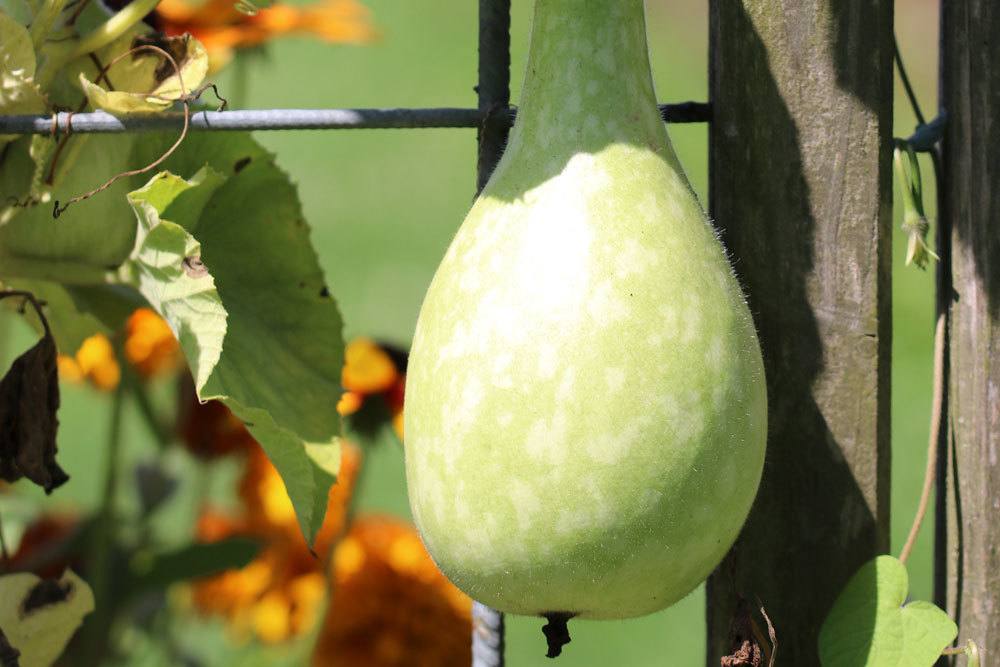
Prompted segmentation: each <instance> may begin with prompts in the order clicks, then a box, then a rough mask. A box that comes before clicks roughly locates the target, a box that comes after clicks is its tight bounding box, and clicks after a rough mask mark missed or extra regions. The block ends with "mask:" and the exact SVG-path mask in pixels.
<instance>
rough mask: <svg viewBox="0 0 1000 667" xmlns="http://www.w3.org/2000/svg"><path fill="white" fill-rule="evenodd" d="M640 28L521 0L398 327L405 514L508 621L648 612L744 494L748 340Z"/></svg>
mask: <svg viewBox="0 0 1000 667" xmlns="http://www.w3.org/2000/svg"><path fill="white" fill-rule="evenodd" d="M644 37H645V32H644V24H643V14H642V3H641V0H589V1H588V2H587V3H579V2H574V1H572V0H539V4H538V6H537V8H536V16H535V24H534V30H533V34H532V49H531V56H530V60H529V68H528V69H529V72H528V77H527V80H526V83H525V93H524V96H523V100H522V105H521V108H520V113H519V119H518V126H517V128H515V131H514V134H513V135H512V137H511V142H510V146H509V147H508V150H507V152H506V153H505V155H504V158H503V160H502V161H501V163H500V165H499V166H498V168H497V170H496V173H495V174H494V176H493V178H492V180H491V181H490V183H489V185H488V186H487V187H486V189H485V191H484V192H483V194H482V196H480V198H479V199H478V200H477V201H476V203H475V205H474V206H473V208H472V211H471V212H470V213H469V215H468V217H467V218H466V220H465V222H464V223H463V224H462V227H461V229H460V230H459V232H458V234H457V236H456V237H455V240H454V241H453V242H452V244H451V247H450V248H449V250H448V253H447V255H446V257H445V258H444V261H443V262H442V263H441V266H440V267H439V269H438V271H437V274H436V275H435V277H434V280H433V283H432V284H431V287H430V290H429V291H428V293H427V297H426V299H425V301H424V304H423V308H422V310H421V312H420V319H419V322H418V324H417V330H416V335H415V338H414V342H413V350H412V354H411V356H410V363H409V372H408V376H407V386H406V412H405V415H406V416H405V419H406V423H405V432H406V471H407V480H408V485H409V495H410V506H411V507H412V509H413V514H414V518H415V520H416V523H417V526H418V528H419V529H420V534H421V535H422V536H423V539H424V542H425V544H426V545H427V548H428V550H429V551H430V553H431V555H432V556H433V558H434V560H435V562H437V564H438V566H439V567H440V568H441V570H442V571H443V572H444V573H445V574H446V575H447V576H448V577H449V578H450V579H451V580H452V581H453V582H455V584H456V585H457V586H458V587H459V588H461V589H462V590H464V591H465V592H466V593H468V594H469V595H470V596H472V597H473V598H475V599H477V600H479V601H481V602H484V603H486V604H488V605H490V606H492V607H495V608H497V609H500V610H502V611H506V612H510V613H516V614H527V615H541V614H545V613H548V612H567V613H571V614H574V615H576V616H579V617H582V618H626V617H632V616H639V615H642V614H647V613H650V612H653V611H656V610H659V609H662V608H663V607H666V606H668V605H670V604H671V603H673V602H675V601H677V600H678V599H680V598H682V597H683V596H684V595H686V594H687V593H688V592H690V591H691V590H692V589H693V588H695V587H696V586H697V585H698V584H699V583H700V582H701V581H703V580H704V579H705V578H706V577H707V576H708V574H709V573H710V572H711V571H712V569H713V568H715V566H716V565H717V564H718V562H719V561H720V560H721V559H722V557H723V555H724V554H725V553H726V551H727V550H728V549H729V547H730V545H731V544H732V543H733V541H734V540H735V538H736V536H737V533H738V532H739V530H740V527H741V526H742V524H743V522H744V520H745V518H746V515H747V513H748V511H749V509H750V505H751V503H752V501H753V498H754V495H755V493H756V491H757V485H758V482H759V480H760V474H761V468H762V465H763V460H764V448H765V436H766V422H767V414H766V413H767V407H766V391H765V386H764V375H763V366H762V362H761V356H760V348H759V345H758V342H757V337H756V334H755V332H754V328H753V323H752V321H751V318H750V313H749V311H748V309H747V306H746V303H745V301H744V299H743V296H742V293H741V291H740V288H739V286H738V284H737V282H736V280H735V278H734V276H733V272H732V270H731V268H730V266H729V264H728V262H727V260H726V257H725V254H724V251H723V249H722V247H721V245H720V244H719V242H718V240H717V239H716V237H715V235H714V233H713V229H712V227H711V226H710V225H709V223H708V221H707V220H706V217H705V214H704V212H703V211H702V209H701V208H700V206H699V204H698V202H697V200H696V198H695V196H694V195H693V194H692V192H691V190H690V186H689V185H688V182H687V180H686V178H685V177H684V175H683V172H682V170H681V168H680V165H679V164H678V163H677V159H676V157H675V156H674V153H673V150H672V148H671V147H670V144H669V140H668V139H667V136H666V130H665V128H664V126H663V124H662V122H660V119H659V117H658V115H657V113H656V111H655V103H654V100H655V98H654V96H653V89H652V83H651V79H650V73H649V66H648V59H647V55H646V46H645V39H644ZM602 46H603V47H608V46H610V47H612V48H602ZM567 58H568V59H570V61H569V62H572V63H573V64H572V65H569V66H567V65H566V64H565V63H566V62H567ZM601 68H604V71H603V72H602V71H601ZM560 100H561V101H560Z"/></svg>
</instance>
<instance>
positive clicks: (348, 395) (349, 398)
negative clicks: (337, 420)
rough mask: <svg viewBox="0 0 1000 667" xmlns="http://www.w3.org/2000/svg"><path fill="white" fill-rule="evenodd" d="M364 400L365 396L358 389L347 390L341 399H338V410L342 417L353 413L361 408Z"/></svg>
mask: <svg viewBox="0 0 1000 667" xmlns="http://www.w3.org/2000/svg"><path fill="white" fill-rule="evenodd" d="M364 400H365V398H364V396H362V395H361V394H359V393H358V392H356V391H345V392H344V393H343V395H342V396H341V397H340V400H339V401H337V412H338V413H339V414H340V416H341V417H346V416H348V415H353V414H354V413H355V412H357V411H358V410H360V409H361V404H362V403H363V402H364Z"/></svg>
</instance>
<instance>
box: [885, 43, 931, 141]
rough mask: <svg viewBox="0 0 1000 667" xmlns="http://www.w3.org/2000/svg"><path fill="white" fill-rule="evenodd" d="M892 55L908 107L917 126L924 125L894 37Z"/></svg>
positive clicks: (918, 104)
mask: <svg viewBox="0 0 1000 667" xmlns="http://www.w3.org/2000/svg"><path fill="white" fill-rule="evenodd" d="M892 54H893V57H894V58H895V59H896V68H897V69H898V70H899V80H900V81H901V82H902V84H903V89H904V90H905V91H906V97H907V98H908V99H909V100H910V106H911V107H912V108H913V115H914V116H916V118H917V123H918V124H920V125H926V121H925V120H924V114H923V112H922V111H921V110H920V103H919V102H917V95H916V93H914V92H913V85H912V84H911V83H910V77H909V76H908V75H907V73H906V66H905V65H903V56H902V55H901V54H900V52H899V42H898V41H896V36H895V35H893V38H892Z"/></svg>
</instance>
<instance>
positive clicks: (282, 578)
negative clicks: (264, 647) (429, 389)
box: [193, 444, 361, 643]
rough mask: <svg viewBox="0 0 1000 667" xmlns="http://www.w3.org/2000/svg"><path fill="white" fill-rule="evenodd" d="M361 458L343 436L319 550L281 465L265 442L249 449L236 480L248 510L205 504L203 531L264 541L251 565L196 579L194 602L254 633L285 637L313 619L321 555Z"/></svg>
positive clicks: (322, 586)
mask: <svg viewBox="0 0 1000 667" xmlns="http://www.w3.org/2000/svg"><path fill="white" fill-rule="evenodd" d="M360 464H361V453H360V451H359V450H358V449H357V448H356V447H354V446H353V445H350V444H345V445H344V447H343V449H342V456H341V464H340V475H339V478H338V481H337V484H335V485H334V486H333V487H332V488H331V489H330V495H329V499H328V502H327V511H326V518H325V520H324V522H323V526H322V527H321V528H320V531H319V534H318V535H317V538H316V543H315V555H314V553H313V552H310V550H309V547H308V546H307V545H306V543H305V540H303V538H302V535H301V533H300V532H299V528H298V524H297V523H296V519H295V512H294V509H293V508H292V503H291V501H290V500H289V499H288V494H287V493H286V491H285V486H284V483H283V482H282V481H281V477H280V476H279V475H278V472H277V470H275V468H274V466H273V465H271V463H270V462H269V461H268V459H267V457H266V456H265V454H264V452H263V450H261V449H260V448H259V447H254V448H252V449H250V450H249V451H248V455H247V464H246V469H245V471H244V475H243V478H242V479H241V481H240V485H239V496H240V498H241V499H242V501H243V507H244V513H243V516H241V517H238V518H231V517H227V516H225V515H220V514H218V513H214V512H205V513H203V514H202V517H201V519H200V520H199V523H198V538H199V539H200V540H201V541H205V542H212V541H217V540H221V539H224V538H226V537H229V536H231V535H249V536H255V537H259V538H261V539H263V540H264V541H265V543H266V546H265V548H264V550H263V551H262V552H261V553H260V555H259V556H258V557H257V558H255V559H254V560H253V561H252V562H251V563H250V564H248V565H247V566H246V567H243V568H241V569H239V570H230V571H228V572H223V573H222V574H219V575H216V576H213V577H209V578H207V579H204V580H202V581H200V582H198V583H196V584H195V586H194V593H193V597H194V604H195V606H196V608H197V609H198V610H199V611H201V612H202V613H205V614H216V615H221V616H223V617H225V618H227V619H228V621H229V624H230V627H231V628H232V629H233V630H234V631H235V632H236V633H237V634H240V635H244V636H248V635H253V636H256V637H257V638H258V639H260V640H261V641H264V642H272V643H273V642H281V641H285V640H288V639H290V638H292V637H295V636H298V635H300V634H301V633H303V632H305V631H306V630H308V629H309V628H310V627H312V625H313V623H314V621H315V620H316V616H317V614H318V613H319V609H320V606H321V605H322V602H323V600H324V598H325V596H326V577H325V576H324V575H323V568H324V563H326V561H327V558H328V556H329V554H330V550H331V549H332V546H333V543H334V542H335V541H336V540H337V539H338V538H339V537H340V535H341V534H342V533H343V531H344V524H345V522H346V520H347V509H348V504H349V501H350V498H351V494H352V493H353V489H354V482H355V480H356V478H357V473H358V469H359V468H360Z"/></svg>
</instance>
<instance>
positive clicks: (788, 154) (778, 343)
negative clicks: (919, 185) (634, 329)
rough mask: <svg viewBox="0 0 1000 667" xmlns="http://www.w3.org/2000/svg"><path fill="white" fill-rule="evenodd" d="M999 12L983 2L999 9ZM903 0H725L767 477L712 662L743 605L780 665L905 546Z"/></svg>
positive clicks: (715, 143)
mask: <svg viewBox="0 0 1000 667" xmlns="http://www.w3.org/2000/svg"><path fill="white" fill-rule="evenodd" d="M987 1H988V0H983V2H987ZM892 12H893V10H892V0H866V1H864V2H851V1H849V0H712V2H711V10H710V49H711V73H710V91H711V98H712V104H713V114H714V115H713V121H712V129H711V138H710V212H711V215H712V217H713V218H714V220H715V222H716V224H717V225H718V226H719V227H720V229H721V231H722V234H723V240H724V242H725V244H726V246H727V248H728V249H729V251H730V253H731V256H732V258H733V261H734V265H735V268H736V272H737V274H738V275H739V277H740V280H741V281H742V284H743V286H744V288H745V289H746V291H747V296H748V299H749V302H750V308H751V311H752V312H753V314H754V319H755V321H756V324H757V330H758V332H759V334H760V339H761V345H762V347H763V350H764V363H765V368H766V372H767V381H768V396H769V413H770V414H769V437H768V451H767V458H766V463H765V468H764V479H763V482H762V484H761V488H760V492H759V494H758V496H757V500H756V503H755V505H754V509H753V511H752V512H751V515H750V519H749V521H748V522H747V525H746V526H745V528H744V530H743V533H742V535H741V536H740V539H739V541H738V542H737V544H736V546H735V547H734V548H733V550H732V551H731V552H730V554H729V556H727V558H726V560H725V561H724V562H723V564H722V565H721V566H720V568H719V569H718V570H717V572H716V573H715V574H714V575H713V576H712V578H711V579H710V580H709V585H708V596H707V597H708V609H707V615H708V664H710V665H718V664H719V658H720V656H721V655H725V654H726V653H728V652H729V650H730V647H729V638H728V635H729V623H730V620H731V617H732V613H733V609H734V606H735V603H736V599H737V595H743V596H746V598H747V599H748V600H749V601H750V602H751V603H753V602H755V601H756V599H757V598H758V597H759V598H760V600H761V602H762V603H763V604H764V606H765V607H766V609H767V612H768V614H769V615H770V618H771V619H772V621H773V622H774V625H775V629H776V632H777V638H778V642H779V649H778V664H782V665H811V664H818V656H817V649H816V639H817V635H818V633H819V627H820V624H821V623H822V621H823V619H824V617H825V615H826V613H827V611H829V609H830V606H831V605H832V604H833V601H834V599H835V597H836V595H837V593H838V592H839V591H840V590H841V588H842V586H843V585H844V584H845V583H846V581H847V579H848V578H849V577H850V576H851V574H853V572H854V571H855V570H856V568H857V567H858V566H860V565H861V564H862V563H863V562H865V561H866V560H868V559H870V558H872V557H873V556H875V555H876V554H879V553H885V552H886V551H887V550H888V547H889V397H890V394H889V378H890V375H889V363H890V344H891V316H890V306H891V304H890V298H891V292H890V276H891V272H890V269H891V252H890V251H891V247H890V242H891V197H892V183H891V158H892V143H891V138H892V92H893V91H892V30H893V26H892V17H893V13H892Z"/></svg>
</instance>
